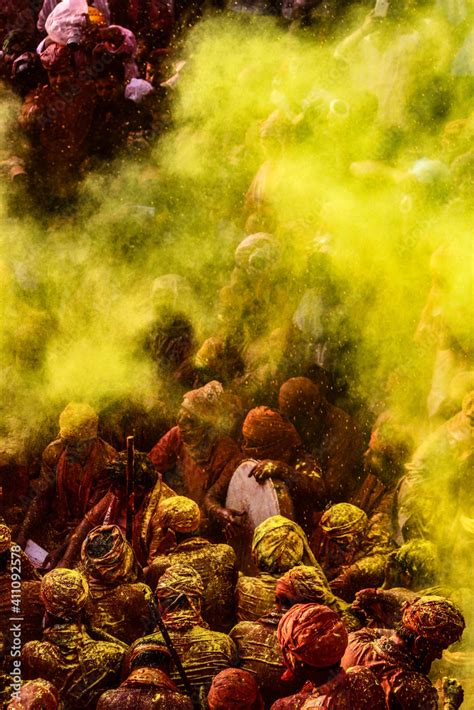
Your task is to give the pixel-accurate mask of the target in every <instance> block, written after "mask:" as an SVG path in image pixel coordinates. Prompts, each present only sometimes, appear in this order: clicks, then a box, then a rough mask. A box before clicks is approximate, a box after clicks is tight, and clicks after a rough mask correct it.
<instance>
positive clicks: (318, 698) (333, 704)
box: [302, 667, 386, 710]
mask: <svg viewBox="0 0 474 710" xmlns="http://www.w3.org/2000/svg"><path fill="white" fill-rule="evenodd" d="M385 707H386V705H385V695H384V692H383V690H382V687H381V685H380V684H379V682H378V681H377V679H376V677H375V676H374V674H373V673H372V672H371V671H370V670H369V669H368V668H361V667H355V668H351V669H350V671H348V672H347V673H346V671H344V670H343V669H341V671H340V672H339V673H338V674H337V676H336V677H335V678H333V679H332V680H330V681H328V682H327V683H325V684H324V685H322V686H319V688H316V689H315V690H314V691H313V693H311V695H310V696H309V698H308V699H307V700H306V702H305V703H304V704H303V706H302V708H303V710H313V709H314V710H316V709H317V708H319V710H322V709H323V708H324V710H355V709H356V708H357V710H385Z"/></svg>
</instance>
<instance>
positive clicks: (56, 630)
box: [22, 623, 126, 710]
mask: <svg viewBox="0 0 474 710" xmlns="http://www.w3.org/2000/svg"><path fill="white" fill-rule="evenodd" d="M125 650H126V648H125V647H123V646H119V645H118V644H115V643H108V642H104V641H94V640H93V639H92V638H91V637H90V636H89V635H88V634H87V633H86V631H85V630H84V629H83V628H81V627H80V626H79V625H77V624H74V623H72V624H66V625H62V626H54V627H52V628H50V629H47V630H46V631H45V632H44V634H43V640H42V641H31V642H30V643H27V644H25V646H24V647H23V650H22V672H23V676H24V678H25V679H27V680H28V679H34V678H45V679H46V680H49V681H51V683H53V685H54V686H56V688H57V689H58V691H59V694H60V697H61V698H65V699H66V698H67V700H68V703H70V704H74V707H80V708H82V710H93V709H94V708H95V705H96V703H97V699H98V697H99V696H100V695H101V693H103V692H104V691H105V690H108V689H109V688H113V687H115V686H116V685H117V683H118V682H119V678H120V668H121V664H122V661H123V657H124V654H125Z"/></svg>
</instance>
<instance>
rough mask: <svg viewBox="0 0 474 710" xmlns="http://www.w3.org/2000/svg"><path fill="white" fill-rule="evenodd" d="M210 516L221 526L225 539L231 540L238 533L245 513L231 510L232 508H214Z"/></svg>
mask: <svg viewBox="0 0 474 710" xmlns="http://www.w3.org/2000/svg"><path fill="white" fill-rule="evenodd" d="M212 515H213V517H214V518H215V520H217V522H218V523H219V524H220V525H221V527H222V529H223V530H224V532H225V536H226V538H227V539H228V540H231V539H232V538H233V537H236V536H237V535H238V534H239V533H240V531H241V529H242V526H243V524H244V518H245V516H246V515H247V513H246V512H245V511H238V510H233V509H232V508H218V507H215V508H213V509H212Z"/></svg>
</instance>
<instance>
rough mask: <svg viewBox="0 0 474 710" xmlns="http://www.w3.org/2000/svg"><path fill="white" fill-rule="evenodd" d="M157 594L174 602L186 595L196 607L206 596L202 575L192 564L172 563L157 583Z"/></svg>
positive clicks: (162, 598) (160, 597)
mask: <svg viewBox="0 0 474 710" xmlns="http://www.w3.org/2000/svg"><path fill="white" fill-rule="evenodd" d="M156 596H157V597H158V599H159V600H160V601H165V600H166V601H170V602H171V603H173V604H175V603H176V602H177V601H178V600H179V599H182V598H183V597H185V598H186V599H187V600H188V602H189V603H190V604H191V606H193V608H194V607H195V606H197V605H198V603H199V602H200V601H201V599H202V598H203V596H204V584H203V582H202V579H201V575H200V574H199V573H198V572H196V570H195V569H194V568H193V567H190V565H182V564H179V565H171V566H170V567H168V569H167V570H166V572H165V573H164V574H162V576H161V577H160V579H159V581H158V584H157V585H156Z"/></svg>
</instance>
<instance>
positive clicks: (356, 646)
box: [341, 629, 438, 710]
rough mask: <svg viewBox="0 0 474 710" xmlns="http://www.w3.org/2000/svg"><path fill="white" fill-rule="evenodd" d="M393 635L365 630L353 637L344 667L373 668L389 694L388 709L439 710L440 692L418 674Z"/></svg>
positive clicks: (382, 630) (387, 699)
mask: <svg viewBox="0 0 474 710" xmlns="http://www.w3.org/2000/svg"><path fill="white" fill-rule="evenodd" d="M391 634H393V632H392V631H388V630H384V629H373V630H371V629H362V630H361V631H354V632H353V633H351V634H349V644H348V646H347V649H346V652H345V654H344V656H343V658H342V661H341V665H342V667H343V668H346V669H348V668H351V667H352V666H359V665H360V666H365V667H367V668H369V669H370V670H371V671H372V672H373V674H374V675H375V676H376V678H377V680H378V681H379V682H380V684H381V686H382V688H383V690H384V692H385V698H386V702H387V705H388V707H397V708H400V709H401V710H414V709H415V708H423V710H436V708H437V707H438V693H437V692H436V689H435V688H434V687H433V685H432V684H431V682H430V681H429V679H428V678H427V677H426V676H424V675H422V674H421V673H419V672H418V671H417V669H416V667H415V663H414V660H413V659H412V658H411V657H410V655H409V654H408V653H406V652H405V651H404V650H403V648H402V647H400V646H399V645H397V644H396V643H395V642H394V640H392V639H391V638H390V635H391ZM408 687H409V692H407V688H408ZM407 696H408V697H407Z"/></svg>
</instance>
